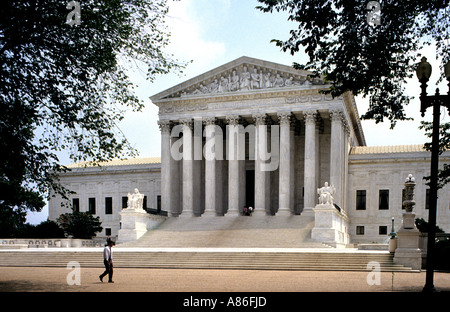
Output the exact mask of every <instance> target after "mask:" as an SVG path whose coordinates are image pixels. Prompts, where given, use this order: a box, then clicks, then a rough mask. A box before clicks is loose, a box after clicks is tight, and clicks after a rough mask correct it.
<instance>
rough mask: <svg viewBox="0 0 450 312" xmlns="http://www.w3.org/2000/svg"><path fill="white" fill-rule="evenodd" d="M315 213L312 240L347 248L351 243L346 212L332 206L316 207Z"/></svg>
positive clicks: (320, 205)
mask: <svg viewBox="0 0 450 312" xmlns="http://www.w3.org/2000/svg"><path fill="white" fill-rule="evenodd" d="M313 211H314V228H313V229H312V231H311V238H312V239H313V240H314V241H318V242H321V243H325V244H327V245H331V246H334V247H345V245H346V244H348V243H349V234H348V232H347V230H348V221H349V220H348V216H347V214H346V213H345V211H342V210H341V211H338V210H337V209H336V208H335V207H334V206H333V205H330V204H323V205H322V204H319V205H316V207H315V208H314V209H313Z"/></svg>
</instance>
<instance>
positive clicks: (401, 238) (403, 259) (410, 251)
mask: <svg viewBox="0 0 450 312" xmlns="http://www.w3.org/2000/svg"><path fill="white" fill-rule="evenodd" d="M419 240H420V232H419V230H417V229H416V228H413V229H405V228H401V229H400V230H399V231H398V232H397V249H396V250H395V255H394V263H396V264H402V265H404V266H408V267H411V268H412V269H414V270H420V269H421V268H422V252H421V250H420V248H419Z"/></svg>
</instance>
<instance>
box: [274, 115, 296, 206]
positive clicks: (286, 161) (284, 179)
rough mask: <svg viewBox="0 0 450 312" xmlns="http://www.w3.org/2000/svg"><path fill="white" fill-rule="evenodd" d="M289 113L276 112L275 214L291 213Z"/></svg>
mask: <svg viewBox="0 0 450 312" xmlns="http://www.w3.org/2000/svg"><path fill="white" fill-rule="evenodd" d="M290 118H291V113H290V112H287V113H278V119H279V121H280V165H279V171H278V172H279V174H278V175H279V191H278V198H279V208H278V212H277V214H278V215H280V214H283V215H289V214H290V213H291V209H292V206H293V205H292V204H293V203H291V198H292V196H291V175H292V174H293V172H292V168H291V137H290V136H291V120H290Z"/></svg>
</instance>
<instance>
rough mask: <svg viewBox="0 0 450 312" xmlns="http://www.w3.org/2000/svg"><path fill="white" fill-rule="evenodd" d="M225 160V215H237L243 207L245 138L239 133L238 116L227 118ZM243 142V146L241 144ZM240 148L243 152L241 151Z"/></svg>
mask: <svg viewBox="0 0 450 312" xmlns="http://www.w3.org/2000/svg"><path fill="white" fill-rule="evenodd" d="M226 120H227V123H228V126H227V128H228V135H227V142H228V147H227V159H228V211H227V215H231V216H235V215H238V214H239V212H240V209H242V206H243V205H245V192H243V191H242V188H244V190H245V167H244V170H242V168H243V166H242V164H243V163H244V164H245V136H244V135H243V134H241V133H240V131H239V116H237V115H233V116H227V117H226ZM241 140H244V144H241ZM242 147H243V148H244V151H242V150H241V149H242Z"/></svg>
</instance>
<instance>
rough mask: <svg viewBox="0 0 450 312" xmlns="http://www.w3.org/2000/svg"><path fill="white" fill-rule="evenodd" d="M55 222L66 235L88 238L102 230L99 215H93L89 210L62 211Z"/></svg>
mask: <svg viewBox="0 0 450 312" xmlns="http://www.w3.org/2000/svg"><path fill="white" fill-rule="evenodd" d="M57 223H58V225H59V226H60V227H61V228H62V229H63V230H64V233H65V234H66V235H70V236H73V237H74V238H85V239H90V238H92V237H94V236H96V233H97V232H101V231H102V230H103V228H102V227H101V224H102V223H101V222H100V217H98V216H97V217H94V216H93V215H92V214H91V213H89V212H77V211H74V212H72V213H64V214H62V215H60V216H59V218H58V220H57Z"/></svg>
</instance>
